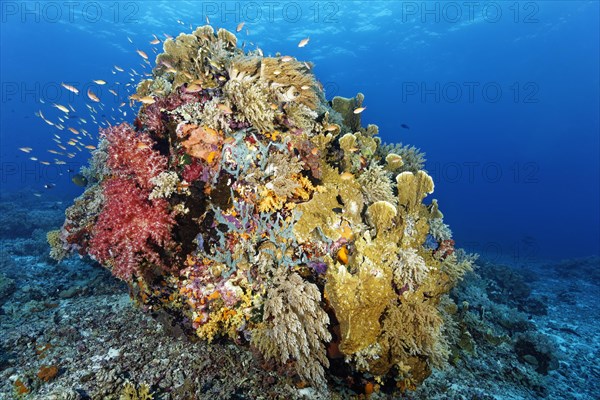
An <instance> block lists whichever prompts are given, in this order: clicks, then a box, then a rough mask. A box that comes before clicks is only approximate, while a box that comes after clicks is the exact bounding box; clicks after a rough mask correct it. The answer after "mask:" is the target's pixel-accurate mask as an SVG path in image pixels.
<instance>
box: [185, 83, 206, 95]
mask: <svg viewBox="0 0 600 400" xmlns="http://www.w3.org/2000/svg"><path fill="white" fill-rule="evenodd" d="M201 90H202V86H200V85H198V84H196V83H192V84H191V85H190V86H188V87H187V88H186V89H185V91H186V92H188V93H198V92H199V91H201Z"/></svg>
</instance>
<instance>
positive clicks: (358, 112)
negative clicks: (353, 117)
mask: <svg viewBox="0 0 600 400" xmlns="http://www.w3.org/2000/svg"><path fill="white" fill-rule="evenodd" d="M366 109H367V107H358V108H357V109H355V110H354V111H353V112H354V114H360V113H361V112H363V111H365V110H366Z"/></svg>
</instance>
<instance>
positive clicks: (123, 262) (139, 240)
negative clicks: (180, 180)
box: [89, 178, 175, 280]
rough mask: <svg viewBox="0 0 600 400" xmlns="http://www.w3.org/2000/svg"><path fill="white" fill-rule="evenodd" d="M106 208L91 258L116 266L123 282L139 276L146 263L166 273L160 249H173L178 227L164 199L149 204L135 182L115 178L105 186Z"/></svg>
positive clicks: (103, 211) (96, 229) (117, 274)
mask: <svg viewBox="0 0 600 400" xmlns="http://www.w3.org/2000/svg"><path fill="white" fill-rule="evenodd" d="M104 197H105V204H104V208H103V209H102V212H101V213H100V216H99V218H98V221H97V223H96V225H95V226H94V229H93V237H92V240H91V241H90V249H89V254H90V255H91V256H93V257H94V258H96V260H98V261H99V262H100V263H103V264H105V263H110V264H112V272H113V274H114V275H115V276H116V277H118V278H121V279H123V280H129V279H131V277H132V275H134V274H139V272H140V271H139V266H140V264H141V262H142V261H144V260H146V261H147V262H149V263H151V264H154V265H157V266H159V267H162V268H163V269H166V266H165V264H164V262H163V261H162V259H161V256H160V254H159V252H158V249H160V248H165V247H169V246H170V244H171V243H172V241H171V228H172V226H173V224H174V223H175V221H174V219H173V217H172V216H171V215H170V214H169V212H168V208H167V205H168V204H167V202H166V201H165V200H164V199H154V200H152V201H149V200H148V195H147V193H146V192H144V191H143V190H142V189H140V188H139V187H138V186H137V185H136V184H135V182H134V181H133V180H130V179H125V178H113V179H110V180H108V181H107V182H105V183H104Z"/></svg>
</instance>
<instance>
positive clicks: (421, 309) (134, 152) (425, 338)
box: [48, 26, 474, 394]
mask: <svg viewBox="0 0 600 400" xmlns="http://www.w3.org/2000/svg"><path fill="white" fill-rule="evenodd" d="M236 43H237V39H236V38H235V36H234V35H233V34H232V33H230V32H227V31H225V30H222V29H221V30H219V31H218V32H217V33H216V34H215V32H214V30H213V29H212V28H211V27H210V26H204V27H200V28H198V29H197V30H196V31H195V32H193V33H192V34H181V35H179V36H178V37H177V38H175V39H167V40H166V41H165V43H164V53H162V54H160V55H158V57H157V65H156V67H155V68H154V70H153V75H152V78H151V79H147V80H145V81H143V82H141V83H140V84H139V85H138V88H137V93H136V94H135V95H133V96H132V100H134V101H141V100H142V99H144V100H145V101H142V103H143V104H142V106H141V108H140V110H139V113H138V116H137V118H136V120H135V122H134V124H133V126H130V125H128V124H126V123H124V124H121V125H117V126H111V127H109V128H106V129H104V130H102V131H101V136H102V144H101V145H99V146H98V150H97V151H96V152H95V153H94V155H93V157H92V160H91V163H90V167H89V168H88V170H87V172H86V174H87V177H88V182H89V184H88V187H87V188H86V191H85V193H84V194H83V195H82V196H81V197H80V198H78V199H76V200H75V204H74V205H73V206H71V207H70V208H69V209H68V210H67V212H66V219H65V223H64V224H63V227H62V228H61V230H60V233H58V232H53V233H51V234H49V236H48V239H49V242H50V243H51V245H52V256H53V257H55V258H57V259H60V258H62V257H64V256H65V255H66V254H67V253H71V252H78V253H79V254H81V255H89V256H92V257H93V258H94V259H96V260H97V261H98V262H99V263H101V264H102V265H103V266H105V267H106V268H108V269H109V270H110V271H111V272H112V273H113V275H115V276H117V277H118V278H120V279H122V280H123V281H125V282H126V283H127V284H128V285H129V287H130V293H131V296H132V297H133V298H134V299H135V300H136V302H137V303H138V304H139V305H140V306H142V307H143V308H145V309H152V310H153V311H155V312H156V311H158V310H161V312H164V313H165V314H169V315H171V316H172V318H173V320H174V321H176V324H177V325H179V326H180V328H181V330H182V331H183V332H186V333H188V334H195V335H196V336H198V337H200V338H202V339H205V340H206V341H208V342H214V341H219V340H225V339H227V340H231V341H234V342H235V343H237V344H238V345H241V346H244V345H246V346H250V347H252V348H253V349H255V351H257V352H258V353H260V354H261V355H262V357H263V358H264V359H266V360H269V361H270V362H274V363H276V364H277V365H279V366H282V367H285V368H286V369H287V370H288V371H292V373H293V374H294V376H295V377H296V379H297V383H298V384H305V383H308V384H310V385H312V386H314V388H315V389H316V390H318V391H319V392H320V393H322V394H323V393H326V392H327V386H328V383H329V382H330V379H329V378H330V372H331V375H338V376H340V377H342V378H350V377H354V378H357V377H360V376H364V377H367V376H369V377H373V378H374V379H376V380H377V381H378V382H380V383H381V384H382V385H385V386H386V387H388V388H391V389H389V390H406V389H409V388H414V387H416V386H417V385H418V384H419V383H421V382H422V381H423V380H424V379H425V378H426V377H427V376H429V375H430V373H431V368H433V367H441V366H444V365H445V364H446V363H447V361H448V358H449V357H450V350H449V344H448V343H450V341H451V338H449V337H448V336H451V335H452V332H454V333H456V332H457V329H451V324H450V323H449V326H450V327H448V328H446V327H445V325H444V322H445V319H444V312H443V310H442V309H441V308H442V307H441V304H444V305H445V307H450V306H449V305H448V303H451V300H450V299H448V298H446V297H445V296H446V295H447V293H448V292H449V291H450V290H451V289H452V287H454V286H455V285H456V283H457V282H458V281H459V280H460V279H461V277H462V275H463V274H464V273H466V272H467V271H469V270H470V269H471V266H472V264H473V261H474V258H472V257H468V256H465V255H463V253H461V252H459V251H457V250H456V249H455V248H454V241H453V240H452V238H451V232H450V230H449V229H448V228H447V227H446V226H445V225H443V222H442V221H441V218H442V215H441V213H440V212H439V210H438V206H437V202H435V201H433V202H431V203H430V204H425V203H424V200H425V198H426V197H427V196H428V195H429V194H431V193H432V192H433V189H434V183H433V180H432V178H431V177H430V176H429V175H428V174H427V173H426V172H425V171H423V170H422V167H423V161H424V160H423V157H422V155H421V154H420V153H418V152H417V150H415V149H414V148H411V147H406V146H400V147H392V148H389V149H386V148H383V147H382V146H381V140H380V139H379V137H378V128H377V126H375V125H369V126H367V127H366V128H365V127H362V126H361V122H360V114H359V113H355V112H354V110H355V109H356V108H357V107H361V106H362V104H363V101H364V96H363V95H362V94H359V95H357V96H356V98H353V99H344V98H340V97H336V98H334V99H333V101H332V106H331V107H330V106H329V104H328V103H327V102H326V100H325V96H324V93H323V92H322V89H321V88H320V87H321V86H320V85H319V84H318V83H317V81H316V79H315V77H314V75H313V74H312V72H311V66H310V64H308V63H305V62H300V61H298V60H295V59H293V58H292V57H280V56H276V57H264V56H263V55H262V53H260V52H244V51H243V50H242V49H240V48H238V47H237V45H236ZM148 97H150V98H151V100H152V101H148ZM391 150H393V151H391ZM442 299H445V301H444V302H442ZM333 359H344V360H345V361H346V363H344V365H343V366H342V365H339V363H338V364H336V368H335V369H333V368H331V367H330V365H331V362H332V360H333ZM354 378H353V379H354ZM367 386H368V387H369V389H368V390H367V389H365V390H366V391H367V392H368V393H369V394H370V393H371V392H372V391H373V390H374V386H373V384H372V383H371V384H370V386H369V385H367ZM378 387H379V386H378Z"/></svg>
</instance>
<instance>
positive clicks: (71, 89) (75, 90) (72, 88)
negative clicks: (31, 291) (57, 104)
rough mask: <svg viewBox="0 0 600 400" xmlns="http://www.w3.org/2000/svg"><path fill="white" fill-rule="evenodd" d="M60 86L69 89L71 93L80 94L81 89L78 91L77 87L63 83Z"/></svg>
mask: <svg viewBox="0 0 600 400" xmlns="http://www.w3.org/2000/svg"><path fill="white" fill-rule="evenodd" d="M60 85H61V86H62V87H64V88H65V89H67V90H69V91H71V92H73V93H75V94H78V93H79V89H77V88H76V87H74V86H71V85H67V84H66V83H61V84H60Z"/></svg>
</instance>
